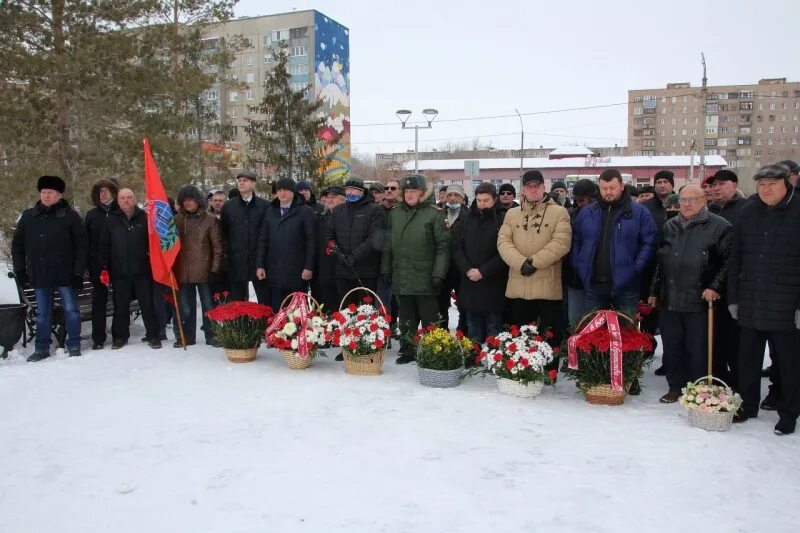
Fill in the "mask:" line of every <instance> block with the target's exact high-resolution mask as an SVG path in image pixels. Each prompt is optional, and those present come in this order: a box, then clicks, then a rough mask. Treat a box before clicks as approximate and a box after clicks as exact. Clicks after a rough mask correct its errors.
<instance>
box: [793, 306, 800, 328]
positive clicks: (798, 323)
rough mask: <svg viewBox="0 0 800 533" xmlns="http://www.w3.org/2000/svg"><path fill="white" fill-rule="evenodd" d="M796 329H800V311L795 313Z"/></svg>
mask: <svg viewBox="0 0 800 533" xmlns="http://www.w3.org/2000/svg"><path fill="white" fill-rule="evenodd" d="M794 327H796V328H797V329H800V309H798V310H796V311H795V312H794Z"/></svg>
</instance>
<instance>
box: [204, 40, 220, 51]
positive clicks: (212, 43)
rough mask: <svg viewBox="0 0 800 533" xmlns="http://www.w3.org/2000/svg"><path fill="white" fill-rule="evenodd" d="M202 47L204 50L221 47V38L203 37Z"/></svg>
mask: <svg viewBox="0 0 800 533" xmlns="http://www.w3.org/2000/svg"><path fill="white" fill-rule="evenodd" d="M200 47H201V48H202V49H203V50H216V49H217V48H219V39H217V38H216V37H213V38H211V39H203V40H202V41H200Z"/></svg>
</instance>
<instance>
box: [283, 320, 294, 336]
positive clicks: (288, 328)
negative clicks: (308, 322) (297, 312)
mask: <svg viewBox="0 0 800 533" xmlns="http://www.w3.org/2000/svg"><path fill="white" fill-rule="evenodd" d="M281 331H283V333H284V335H287V336H291V335H294V334H295V333H296V332H297V326H295V325H294V322H287V323H286V324H284V326H283V329H282V330H281Z"/></svg>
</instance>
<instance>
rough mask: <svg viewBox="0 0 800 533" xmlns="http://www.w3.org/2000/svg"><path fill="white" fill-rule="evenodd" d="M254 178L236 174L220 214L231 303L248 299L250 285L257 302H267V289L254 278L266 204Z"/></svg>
mask: <svg viewBox="0 0 800 533" xmlns="http://www.w3.org/2000/svg"><path fill="white" fill-rule="evenodd" d="M255 186H256V175H255V174H254V173H253V172H249V171H242V172H239V174H237V175H236V189H237V190H238V193H239V194H238V195H234V196H233V197H232V198H231V199H230V200H228V201H227V202H225V205H224V206H223V207H222V214H221V215H220V219H219V221H220V224H221V229H222V241H223V243H224V245H225V252H226V254H225V256H226V257H227V273H228V280H229V282H230V287H231V300H238V301H247V300H249V299H250V292H249V287H248V284H249V283H251V282H252V283H253V289H255V292H256V299H257V300H258V303H261V304H268V303H269V288H268V287H267V283H266V281H265V280H264V279H260V278H258V277H257V276H256V255H257V253H258V250H257V248H258V239H259V233H260V231H261V226H262V224H263V222H264V215H265V214H266V212H267V207H268V206H269V203H268V202H267V201H266V200H264V199H263V198H261V197H259V196H258V195H256V193H255Z"/></svg>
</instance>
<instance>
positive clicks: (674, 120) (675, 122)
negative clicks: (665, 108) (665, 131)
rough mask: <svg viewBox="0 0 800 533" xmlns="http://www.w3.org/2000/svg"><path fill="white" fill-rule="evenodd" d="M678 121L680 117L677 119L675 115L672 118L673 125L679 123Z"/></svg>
mask: <svg viewBox="0 0 800 533" xmlns="http://www.w3.org/2000/svg"><path fill="white" fill-rule="evenodd" d="M677 123H678V119H676V118H675V117H673V118H672V125H673V126H674V125H675V124H677Z"/></svg>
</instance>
